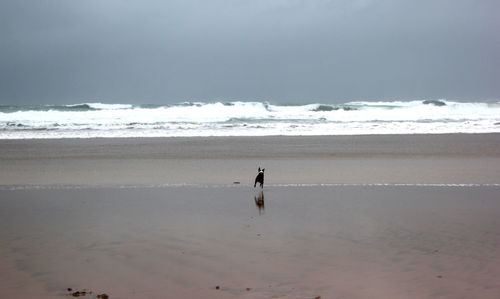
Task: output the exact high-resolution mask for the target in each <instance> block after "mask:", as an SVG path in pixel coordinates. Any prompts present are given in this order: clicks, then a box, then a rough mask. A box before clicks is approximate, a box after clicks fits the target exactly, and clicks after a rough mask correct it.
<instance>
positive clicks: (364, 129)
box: [0, 100, 500, 139]
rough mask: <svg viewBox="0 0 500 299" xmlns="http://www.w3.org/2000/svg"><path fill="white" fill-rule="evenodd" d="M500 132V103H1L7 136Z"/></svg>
mask: <svg viewBox="0 0 500 299" xmlns="http://www.w3.org/2000/svg"><path fill="white" fill-rule="evenodd" d="M499 132H500V103H499V102H494V103H473V102H469V103H463V102H452V101H444V100H434V101H407V102H404V101H395V102H350V103H346V104H341V105H338V104H319V103H318V104H307V105H274V104H269V103H265V102H231V103H221V102H216V103H181V104H177V105H129V104H103V103H84V104H75V105H66V106H36V107H23V106H1V107H0V139H24V138H92V137H174V136H269V135H290V136H293V135H358V134H433V133H499Z"/></svg>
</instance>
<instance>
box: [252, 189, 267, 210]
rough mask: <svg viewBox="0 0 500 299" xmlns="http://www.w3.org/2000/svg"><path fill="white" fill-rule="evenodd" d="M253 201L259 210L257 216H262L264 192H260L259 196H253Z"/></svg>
mask: <svg viewBox="0 0 500 299" xmlns="http://www.w3.org/2000/svg"><path fill="white" fill-rule="evenodd" d="M254 200H255V205H256V206H257V209H258V210H259V214H262V212H264V209H265V206H264V191H260V193H259V196H254Z"/></svg>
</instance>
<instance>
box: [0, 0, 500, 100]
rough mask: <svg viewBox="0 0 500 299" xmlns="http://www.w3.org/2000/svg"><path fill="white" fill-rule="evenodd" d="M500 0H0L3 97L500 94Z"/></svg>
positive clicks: (479, 97) (269, 97)
mask: <svg viewBox="0 0 500 299" xmlns="http://www.w3.org/2000/svg"><path fill="white" fill-rule="evenodd" d="M499 13H500V1H498V0H418V1H417V0H135V1H133V0H1V1H0V104H3V105H7V104H8V105H12V104H17V105H26V104H72V103H82V102H105V103H152V104H153V103H158V104H161V103H179V102H184V101H204V102H213V101H269V102H273V103H290V104H293V103H313V102H314V103H318V102H321V103H341V102H347V101H353V100H415V99H448V100H459V101H460V100H462V101H498V100H499V99H500V18H499V17H498V14H499Z"/></svg>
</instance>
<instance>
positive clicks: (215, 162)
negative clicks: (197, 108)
mask: <svg viewBox="0 0 500 299" xmlns="http://www.w3.org/2000/svg"><path fill="white" fill-rule="evenodd" d="M0 166H1V168H2V171H1V173H0V185H47V184H48V185H51V184H70V185H121V184H134V185H135V184H138V185H143V184H147V185H150V184H155V185H157V184H186V183H188V184H189V183H201V184H203V183H207V184H231V183H233V182H235V181H237V182H241V183H243V184H250V183H252V184H253V182H252V181H253V179H254V177H255V174H256V172H257V168H258V167H259V166H260V167H264V168H266V171H267V177H266V182H267V183H274V184H278V183H279V184H291V183H293V184H309V183H312V184H316V183H411V184H414V183H455V184H461V183H499V182H500V174H499V168H500V134H443V135H366V136H310V137H299V136H296V137H284V136H282V137H188V138H186V137H179V138H91V139H48V140H44V139H40V140H2V141H0Z"/></svg>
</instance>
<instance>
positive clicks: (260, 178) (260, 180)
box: [253, 167, 266, 188]
mask: <svg viewBox="0 0 500 299" xmlns="http://www.w3.org/2000/svg"><path fill="white" fill-rule="evenodd" d="M264 170H266V169H265V168H262V170H261V169H260V167H259V174H257V177H256V178H255V183H254V184H253V187H254V188H255V187H256V186H257V183H259V184H260V188H264Z"/></svg>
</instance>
